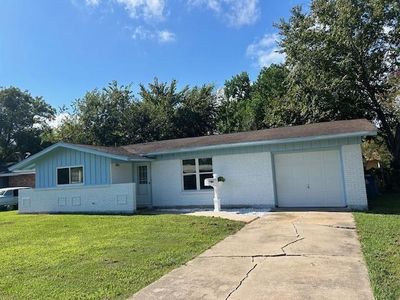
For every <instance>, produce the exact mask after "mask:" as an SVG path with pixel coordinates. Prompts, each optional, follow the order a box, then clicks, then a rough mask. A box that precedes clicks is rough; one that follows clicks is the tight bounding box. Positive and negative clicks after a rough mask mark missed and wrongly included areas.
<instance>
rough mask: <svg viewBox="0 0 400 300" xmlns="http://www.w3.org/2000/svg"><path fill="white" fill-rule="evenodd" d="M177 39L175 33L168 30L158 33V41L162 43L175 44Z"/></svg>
mask: <svg viewBox="0 0 400 300" xmlns="http://www.w3.org/2000/svg"><path fill="white" fill-rule="evenodd" d="M175 39H176V35H175V33H173V32H171V31H168V30H161V31H158V41H159V42H160V43H169V42H173V41H175Z"/></svg>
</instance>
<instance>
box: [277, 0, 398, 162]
mask: <svg viewBox="0 0 400 300" xmlns="http://www.w3.org/2000/svg"><path fill="white" fill-rule="evenodd" d="M399 20H400V2H399V1H397V0H332V1H325V0H313V1H312V3H311V8H310V11H309V12H304V11H302V9H301V8H300V7H295V8H294V9H293V10H292V14H291V17H290V19H289V20H288V21H284V20H283V21H281V22H280V23H279V24H278V27H279V29H280V34H281V36H282V42H281V47H282V51H283V52H284V53H285V55H286V62H285V65H286V67H287V69H288V77H287V82H288V90H287V97H288V99H289V101H290V102H292V103H294V104H295V105H296V106H297V107H299V108H300V109H299V113H298V116H297V117H298V118H299V121H300V122H302V123H307V122H317V121H328V120H338V119H352V118H368V119H370V120H372V121H374V122H376V123H377V124H378V126H379V129H380V133H381V134H382V136H383V137H384V140H385V142H386V145H387V147H388V150H389V151H390V153H391V154H392V164H393V166H394V167H395V168H397V169H398V168H400V123H399V117H398V114H396V113H395V112H396V110H397V111H398V103H397V104H395V103H394V102H393V101H392V100H390V99H391V94H393V89H398V85H397V86H396V85H395V84H394V82H395V80H394V79H393V77H398V71H399V66H400V26H399ZM395 106H397V108H395Z"/></svg>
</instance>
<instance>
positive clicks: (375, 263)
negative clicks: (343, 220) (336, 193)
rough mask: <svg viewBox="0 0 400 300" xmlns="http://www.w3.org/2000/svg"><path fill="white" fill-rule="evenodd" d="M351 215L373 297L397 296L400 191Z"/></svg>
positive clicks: (399, 287)
mask: <svg viewBox="0 0 400 300" xmlns="http://www.w3.org/2000/svg"><path fill="white" fill-rule="evenodd" d="M354 216H355V219H356V223H357V230H358V234H359V236H360V239H361V246H362V250H363V253H364V257H365V260H366V262H367V265H368V271H369V275H370V279H371V284H372V287H373V290H374V294H375V297H376V299H393V300H398V299H400V194H387V195H384V196H382V197H380V198H378V199H376V200H375V201H373V202H372V203H371V210H370V211H369V212H364V213H361V212H360V213H354Z"/></svg>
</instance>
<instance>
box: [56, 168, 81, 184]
mask: <svg viewBox="0 0 400 300" xmlns="http://www.w3.org/2000/svg"><path fill="white" fill-rule="evenodd" d="M72 168H82V182H78V183H72V182H71V169H72ZM59 169H69V174H68V175H69V183H63V184H59V183H58V170H59ZM55 176H56V186H57V187H65V186H71V185H73V186H80V185H84V184H85V167H84V166H83V165H73V166H60V167H56V174H55Z"/></svg>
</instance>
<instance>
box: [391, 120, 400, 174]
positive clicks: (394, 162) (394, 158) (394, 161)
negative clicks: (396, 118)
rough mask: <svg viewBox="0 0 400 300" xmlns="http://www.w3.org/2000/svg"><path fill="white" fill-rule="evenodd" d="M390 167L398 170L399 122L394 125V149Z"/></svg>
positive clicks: (399, 152)
mask: <svg viewBox="0 0 400 300" xmlns="http://www.w3.org/2000/svg"><path fill="white" fill-rule="evenodd" d="M392 167H393V169H395V170H397V172H400V123H399V124H397V126H396V132H395V137H394V149H393V152H392Z"/></svg>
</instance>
